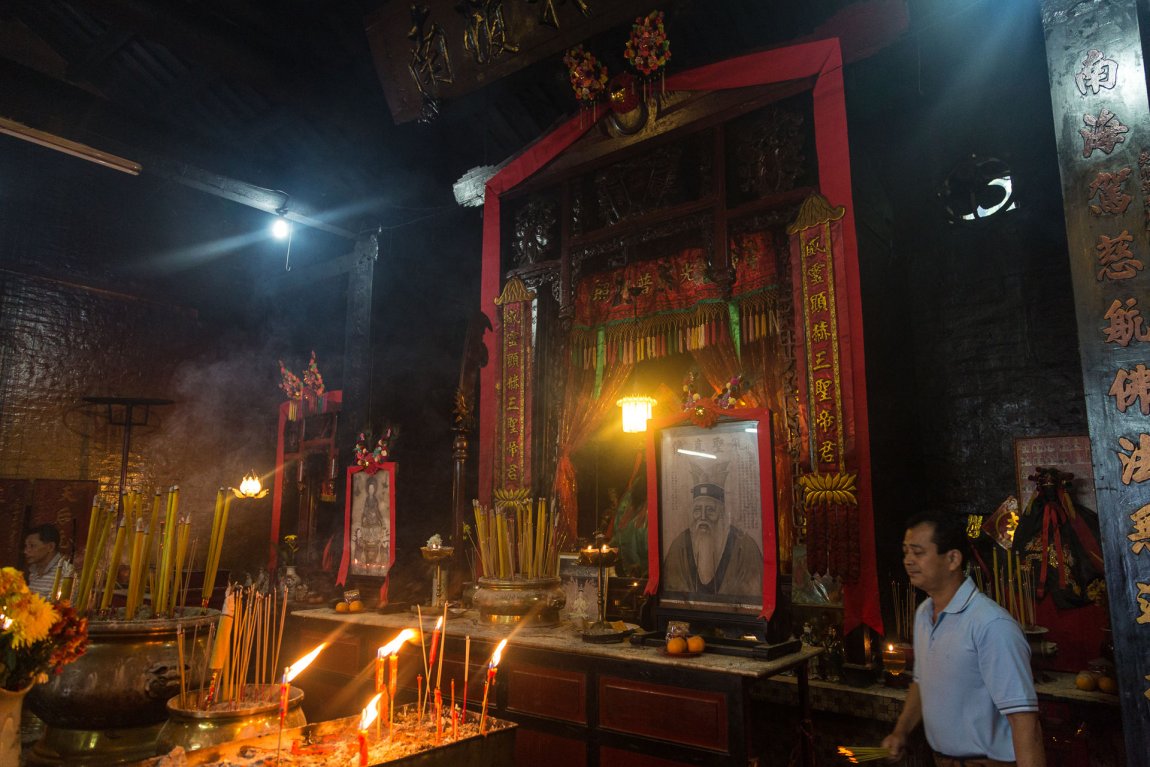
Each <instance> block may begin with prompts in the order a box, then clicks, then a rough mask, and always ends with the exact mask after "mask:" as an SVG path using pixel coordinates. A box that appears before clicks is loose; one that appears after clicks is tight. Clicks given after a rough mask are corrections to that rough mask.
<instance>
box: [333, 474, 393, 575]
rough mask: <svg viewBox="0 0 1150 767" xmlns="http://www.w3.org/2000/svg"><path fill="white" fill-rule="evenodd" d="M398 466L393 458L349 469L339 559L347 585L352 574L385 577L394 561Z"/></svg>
mask: <svg viewBox="0 0 1150 767" xmlns="http://www.w3.org/2000/svg"><path fill="white" fill-rule="evenodd" d="M396 468H397V466H396V464H395V463H394V462H392V461H385V462H382V463H377V464H372V465H371V466H369V467H363V466H352V467H349V468H348V470H347V493H346V499H345V502H344V525H343V558H342V562H341V563H340V575H341V576H342V580H343V582H344V585H345V586H347V585H350V584H349V583H348V579H349V578H356V579H358V580H363V579H374V580H378V581H383V580H385V579H386V578H387V576H388V574H389V573H390V572H391V568H392V566H394V565H395V475H396ZM373 491H374V492H373ZM372 509H374V514H373V513H372ZM365 516H366V517H368V518H367V519H365ZM374 522H378V523H379V524H374ZM381 593H385V592H384V591H383V589H382V588H381Z"/></svg>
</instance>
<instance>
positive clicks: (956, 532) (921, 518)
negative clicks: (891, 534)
mask: <svg viewBox="0 0 1150 767" xmlns="http://www.w3.org/2000/svg"><path fill="white" fill-rule="evenodd" d="M919 525H931V526H932V527H933V528H934V532H933V533H931V536H930V540H931V541H932V542H933V543H934V545H935V546H936V547H938V553H939V554H945V553H946V552H948V551H950V550H952V549H954V550H957V551H958V553H959V554H961V555H962V561H963V564H965V563H966V562H968V561H970V539H969V538H967V536H966V515H964V514H946V513H944V512H941V511H923V512H920V513H918V514H915V515H914V516H912V517H911V518H910V519H908V520H907V521H906V529H907V530H909V529H911V528H912V527H918V526H919Z"/></svg>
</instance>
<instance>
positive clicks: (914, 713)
mask: <svg viewBox="0 0 1150 767" xmlns="http://www.w3.org/2000/svg"><path fill="white" fill-rule="evenodd" d="M921 722H922V698H921V697H920V696H919V692H918V683H917V682H911V683H910V687H909V688H907V691H906V702H905V703H903V706H902V713H901V714H899V715H898V721H897V722H895V725H894V730H893V731H892V732H891V734H890V735H887V736H886V737H885V738H883V740H882V745H883V748H885V749H888V750H889V751H890V757H888V758H889V759H890V760H891V761H896V760H898V759H902V757H903V756H904V755H905V752H906V740H907V738H908V737H910V734H911V733H912V732H913V731H914V728H915V727H918V725H919V723H921ZM1039 740H1041V738H1040V739H1039ZM1019 767H1023V764H1022V762H1019ZM1027 767H1031V766H1029V765H1028V766H1027ZM1036 767H1044V765H1042V764H1038V765H1037V766H1036Z"/></svg>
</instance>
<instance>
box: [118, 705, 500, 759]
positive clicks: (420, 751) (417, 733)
mask: <svg viewBox="0 0 1150 767" xmlns="http://www.w3.org/2000/svg"><path fill="white" fill-rule="evenodd" d="M479 719H480V717H479V715H478V714H476V713H475V712H474V711H469V712H468V714H467V721H466V722H464V723H460V722H459V721H458V720H457V721H455V722H452V721H451V718H450V715H449V714H448V713H447V712H444V716H443V717H442V718H441V719H440V721H439V723H438V725H439V726H438V727H437V723H436V721H435V717H434V716H433V715H431V714H430V713H424V715H423V716H422V717H419V716H418V714H417V711H416V707H415V706H412V705H409V706H404V707H402V708H397V709H396V711H395V717H394V719H393V722H392V724H391V726H390V727H389V726H388V724H387V722H381V726H380V727H378V728H377V727H376V726H375V725H374V724H373V725H371V726H370V727H369V728H368V729H367V730H366V731H364V732H363V733H362V735H363V743H362V745H361V743H360V735H361V731H360V730H359V723H360V717H358V716H349V717H344V718H342V719H333V720H330V721H326V722H315V723H313V724H306V725H304V726H302V727H289V728H285V729H284V730H283V732H282V733H278V732H275V731H273V732H269V733H267V734H265V735H261V736H259V737H256V738H248V739H245V740H233V741H230V742H227V743H222V744H219V745H215V746H210V747H207V748H202V749H200V750H198V751H190V752H189V751H185V750H184V749H183V748H181V747H177V748H175V749H173V750H172V751H171V752H169V753H168V754H165V755H163V756H158V757H156V758H154V759H149V760H146V761H143V762H137V763H136V765H135V767H259V766H261V765H271V764H278V765H279V767H325V766H326V765H333V764H338V765H369V766H371V767H376V766H377V765H387V767H415V766H416V765H418V767H459V766H460V765H482V766H483V767H513V765H514V763H515V728H516V727H517V725H516V724H515V723H514V722H508V721H504V720H502V719H495V718H493V717H491V716H490V715H489V716H488V717H487V719H486V723H485V727H484V730H483V732H482V733H481V732H480V728H479ZM277 754H278V758H279V760H278V762H277Z"/></svg>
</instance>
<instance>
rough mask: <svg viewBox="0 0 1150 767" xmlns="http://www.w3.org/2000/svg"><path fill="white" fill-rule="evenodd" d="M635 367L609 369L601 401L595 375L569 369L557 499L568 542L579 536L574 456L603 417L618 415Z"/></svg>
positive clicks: (561, 437)
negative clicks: (596, 392) (595, 395)
mask: <svg viewBox="0 0 1150 767" xmlns="http://www.w3.org/2000/svg"><path fill="white" fill-rule="evenodd" d="M634 367H635V365H634V363H630V364H628V363H623V362H620V363H618V364H616V365H613V366H611V367H610V368H608V369H607V371H606V374H605V376H604V378H603V385H602V390H601V391H600V392H599V397H598V398H593V397H592V394H593V391H592V389H593V388H594V386H595V375H594V372H593V371H592V373H591V374H590V375H585V374H583V371H582V370H581V369H580V367H579V366H578V365H575V364H572V365H570V367H569V371H570V372H569V373H568V377H567V387H566V389H565V391H564V395H563V421H562V423H561V424H560V426H559V460H558V462H557V465H556V466H555V498H556V500H557V501H558V503H559V510H560V515H561V516H560V518H561V519H562V520H563V525H564V526H565V527H566V528H567V534H568V540H571V541H574V540H575V538H576V537H577V536H578V533H579V525H578V521H579V486H578V482H577V480H576V477H575V465H574V464H573V463H572V460H571V457H572V456H573V455H574V454H575V451H577V450H578V449H579V448H580V447H582V446H583V445H584V444H586V442H587V440H588V439H590V438H591V435H592V434H594V433H595V430H596V429H597V428H598V426H599V424H600V423H602V421H603V419H604V418H607V417H610V416H614V415H615V412H616V406H615V402H616V399H617V398H618V396H619V393H620V391H622V389H623V384H624V383H625V382H626V381H627V377H628V376H630V375H631V371H632V370H633V369H634Z"/></svg>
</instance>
